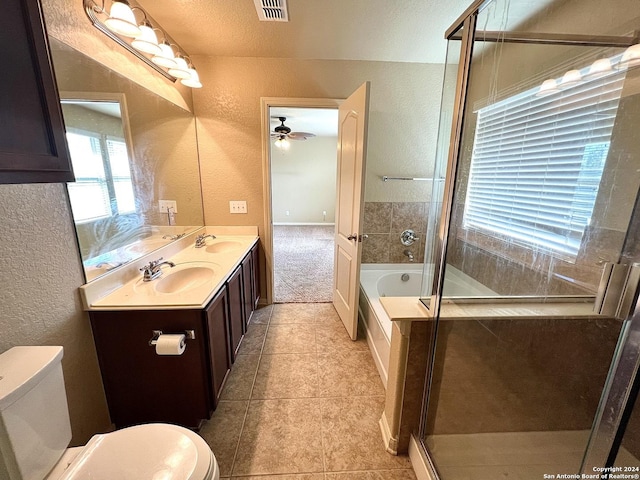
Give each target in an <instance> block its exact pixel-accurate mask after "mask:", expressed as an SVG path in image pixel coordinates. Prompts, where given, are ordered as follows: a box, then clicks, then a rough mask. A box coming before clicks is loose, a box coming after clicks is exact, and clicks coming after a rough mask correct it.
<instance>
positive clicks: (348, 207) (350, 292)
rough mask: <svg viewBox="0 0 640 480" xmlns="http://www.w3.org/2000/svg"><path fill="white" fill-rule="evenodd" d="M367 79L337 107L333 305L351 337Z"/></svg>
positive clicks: (359, 246)
mask: <svg viewBox="0 0 640 480" xmlns="http://www.w3.org/2000/svg"><path fill="white" fill-rule="evenodd" d="M368 116H369V82H365V83H364V84H362V85H361V86H360V87H359V88H358V89H357V90H356V91H355V92H353V94H351V96H350V97H349V98H348V99H347V100H345V101H344V102H343V103H342V105H340V108H339V123H338V172H337V187H336V194H337V197H336V239H335V260H334V274H333V275H334V277H333V305H334V307H335V308H336V310H337V311H338V314H339V315H340V318H341V319H342V323H344V326H345V328H346V329H347V332H349V335H350V336H351V338H352V339H353V340H355V339H356V337H357V335H358V285H359V283H360V255H361V252H362V243H361V242H362V236H361V231H360V222H361V215H360V211H361V205H362V198H363V192H364V189H363V188H362V182H363V179H364V167H365V159H366V150H367V123H368Z"/></svg>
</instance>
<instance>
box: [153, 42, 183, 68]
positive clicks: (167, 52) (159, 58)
mask: <svg viewBox="0 0 640 480" xmlns="http://www.w3.org/2000/svg"><path fill="white" fill-rule="evenodd" d="M158 47H160V53H158V54H156V55H154V56H153V57H151V61H152V62H153V63H155V64H156V65H160V66H161V67H164V68H176V67H177V66H178V64H177V63H176V54H175V53H174V51H173V48H171V45H169V42H167V41H166V40H163V41H162V42H160V43H159V44H158ZM169 74H171V72H169Z"/></svg>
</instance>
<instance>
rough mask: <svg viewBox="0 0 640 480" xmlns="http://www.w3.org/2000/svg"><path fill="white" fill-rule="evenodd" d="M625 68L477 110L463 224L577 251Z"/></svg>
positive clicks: (529, 242)
mask: <svg viewBox="0 0 640 480" xmlns="http://www.w3.org/2000/svg"><path fill="white" fill-rule="evenodd" d="M623 82H624V74H623V73H616V74H613V75H610V76H607V77H604V78H601V79H597V80H594V81H590V82H584V83H581V84H579V85H577V86H575V87H573V88H569V89H566V90H562V91H560V92H558V93H555V94H552V95H548V96H536V92H538V88H534V89H531V90H527V91H525V92H522V93H520V94H518V95H515V96H513V97H510V98H507V99H504V100H501V101H499V102H497V103H494V104H492V105H489V106H487V107H484V108H482V109H480V110H479V111H478V119H477V128H476V133H475V142H474V149H473V154H472V159H471V169H470V176H469V183H468V186H467V198H466V204H465V212H464V221H463V226H464V227H465V228H476V229H480V230H483V231H488V232H490V233H493V234H498V236H501V237H506V238H508V239H509V240H513V241H515V242H516V243H519V244H522V245H526V246H529V247H538V248H543V249H545V250H550V251H553V252H557V253H559V254H560V255H561V256H565V257H567V256H568V257H571V258H575V256H576V255H577V253H578V250H579V249H580V242H581V239H582V235H583V233H584V230H585V227H586V226H587V225H588V224H589V222H590V219H591V214H592V211H593V207H594V204H595V200H596V195H597V193H598V187H599V184H600V178H601V176H602V171H603V169H604V164H605V162H606V159H607V154H608V151H609V143H610V139H611V132H612V130H613V124H614V121H615V117H616V111H617V109H618V102H619V99H620V93H621V90H622V85H623Z"/></svg>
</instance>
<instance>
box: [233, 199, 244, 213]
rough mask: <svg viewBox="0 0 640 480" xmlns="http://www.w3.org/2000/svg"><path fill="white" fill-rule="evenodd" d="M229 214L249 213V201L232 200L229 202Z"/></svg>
mask: <svg viewBox="0 0 640 480" xmlns="http://www.w3.org/2000/svg"><path fill="white" fill-rule="evenodd" d="M229 213H247V201H246V200H231V201H230V202H229Z"/></svg>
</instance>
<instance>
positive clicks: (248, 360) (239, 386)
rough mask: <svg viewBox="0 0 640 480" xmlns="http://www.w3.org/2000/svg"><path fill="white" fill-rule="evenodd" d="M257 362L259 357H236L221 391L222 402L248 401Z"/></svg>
mask: <svg viewBox="0 0 640 480" xmlns="http://www.w3.org/2000/svg"><path fill="white" fill-rule="evenodd" d="M259 361H260V355H238V356H237V358H236V361H235V363H234V364H233V367H232V368H231V372H229V376H228V377H227V383H226V384H225V385H224V389H223V390H222V396H221V399H222V400H249V398H250V397H251V387H253V380H254V379H255V377H256V371H257V370H258V363H259Z"/></svg>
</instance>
